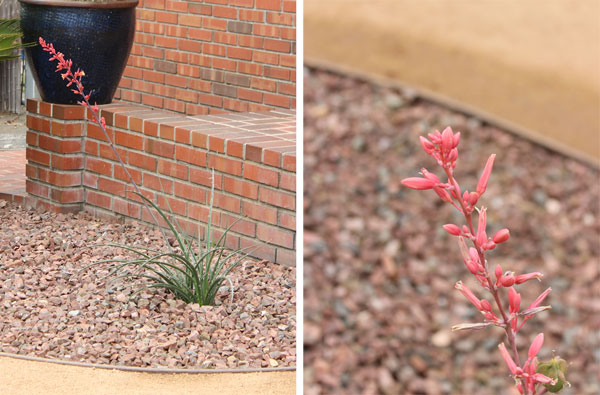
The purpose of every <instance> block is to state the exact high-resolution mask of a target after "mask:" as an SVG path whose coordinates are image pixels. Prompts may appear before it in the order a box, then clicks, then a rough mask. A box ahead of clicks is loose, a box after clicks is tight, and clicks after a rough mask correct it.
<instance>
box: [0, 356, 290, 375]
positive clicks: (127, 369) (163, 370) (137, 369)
mask: <svg viewBox="0 0 600 395" xmlns="http://www.w3.org/2000/svg"><path fill="white" fill-rule="evenodd" d="M0 357H8V358H15V359H21V360H25V361H31V362H45V363H54V364H58V365H68V366H76V367H81V368H96V369H107V370H120V371H125V372H140V373H160V374H165V373H166V374H174V373H185V374H202V373H208V374H215V373H260V372H293V371H296V367H284V368H248V369H169V368H141V367H136V366H118V365H103V364H94V363H85V362H78V361H66V360H63V359H49V358H42V357H33V356H30V355H19V354H12V353H6V352H0Z"/></svg>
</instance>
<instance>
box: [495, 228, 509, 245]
mask: <svg viewBox="0 0 600 395" xmlns="http://www.w3.org/2000/svg"><path fill="white" fill-rule="evenodd" d="M509 237H510V232H509V230H508V229H506V228H504V229H500V230H499V231H498V232H496V234H495V235H494V237H493V238H492V240H494V243H496V244H500V243H504V242H505V241H506V240H508V238H509Z"/></svg>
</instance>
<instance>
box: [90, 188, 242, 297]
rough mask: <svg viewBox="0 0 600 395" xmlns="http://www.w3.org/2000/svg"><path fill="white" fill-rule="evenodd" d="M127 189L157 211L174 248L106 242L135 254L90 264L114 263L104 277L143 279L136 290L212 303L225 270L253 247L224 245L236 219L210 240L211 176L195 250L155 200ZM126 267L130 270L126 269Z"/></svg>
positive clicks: (223, 279)
mask: <svg viewBox="0 0 600 395" xmlns="http://www.w3.org/2000/svg"><path fill="white" fill-rule="evenodd" d="M129 192H130V193H134V194H136V195H137V196H139V197H140V198H141V199H142V200H143V201H144V202H145V204H147V205H148V206H149V207H151V208H153V209H154V210H156V211H157V212H158V215H159V216H160V217H161V218H162V219H163V220H164V221H165V223H166V224H167V227H168V229H169V230H170V231H171V232H172V233H173V236H174V237H175V241H176V243H177V247H178V251H176V249H173V248H171V246H169V247H170V248H171V251H170V252H161V251H159V250H156V249H153V248H149V247H144V246H138V245H125V244H118V243H107V244H104V245H106V246H111V247H118V248H121V249H123V250H126V251H129V252H131V253H133V254H135V256H136V257H135V258H130V259H114V258H112V259H105V260H100V261H97V262H94V263H93V264H92V265H98V264H104V263H116V265H115V266H114V267H113V268H112V269H111V270H110V272H109V274H108V275H107V276H106V277H113V278H132V279H135V280H143V282H142V283H139V284H138V289H137V290H136V293H139V292H141V291H142V290H144V289H148V288H162V289H165V290H167V291H169V292H171V293H173V295H175V297H177V298H178V299H181V300H183V301H184V302H186V303H198V304H199V305H201V306H203V305H214V303H215V298H216V295H217V292H218V290H219V288H220V287H221V285H222V284H223V282H224V281H228V282H229V283H230V284H231V285H232V282H231V280H230V279H229V277H228V276H229V273H231V271H232V270H233V269H234V268H235V267H236V266H238V265H239V264H240V263H241V262H242V261H243V259H244V258H246V257H247V256H248V255H249V254H250V252H251V251H252V250H253V249H249V248H242V249H237V250H234V251H229V250H228V249H227V248H225V247H224V244H225V240H226V238H227V234H228V233H229V231H230V230H231V228H232V227H233V226H234V225H235V224H236V223H237V222H238V221H239V220H240V219H237V220H236V221H234V222H233V223H232V224H231V225H229V226H228V227H227V228H226V229H225V231H224V232H223V234H222V235H221V236H220V237H219V239H218V241H217V242H216V243H213V241H212V240H211V233H212V232H211V228H212V226H211V225H212V210H213V196H214V177H213V185H212V187H211V198H210V205H209V214H208V222H207V227H206V229H207V231H206V237H205V242H204V243H202V240H201V238H200V232H198V241H197V250H194V240H193V238H192V237H190V236H188V235H186V234H185V233H184V232H183V230H182V229H181V227H180V226H179V224H178V223H177V221H176V219H175V217H174V216H172V219H171V218H169V216H168V215H167V214H166V213H165V212H164V211H163V210H162V209H161V208H160V207H158V205H157V204H156V203H154V202H153V201H151V200H150V199H148V198H147V197H146V196H144V195H142V194H141V193H139V192H135V191H129ZM90 266H91V265H90ZM88 267H89V266H88ZM126 269H133V270H131V271H127V270H126ZM231 291H232V298H233V286H231Z"/></svg>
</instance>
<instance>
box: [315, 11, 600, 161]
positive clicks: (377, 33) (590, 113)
mask: <svg viewBox="0 0 600 395" xmlns="http://www.w3.org/2000/svg"><path fill="white" fill-rule="evenodd" d="M598 15H600V1H598V0H582V1H579V2H564V1H560V0H532V1H528V2H517V1H485V2H478V1H464V0H463V1H459V0H456V1H432V0H423V1H413V0H377V1H370V2H365V1H358V0H328V1H321V0H306V1H305V2H304V53H305V58H306V59H307V60H309V61H310V60H315V61H317V62H318V61H326V62H330V63H335V64H339V65H341V66H345V67H351V68H354V69H357V70H362V71H367V72H370V73H374V74H378V75H381V76H385V77H389V78H392V79H395V80H398V81H401V82H403V83H406V84H408V85H412V86H415V87H419V88H424V89H426V90H429V91H432V92H435V93H438V94H441V95H443V96H446V97H449V98H452V99H455V100H458V101H460V102H462V103H465V104H466V105H468V106H472V107H475V108H478V109H480V110H482V111H485V112H487V113H491V114H492V115H495V116H497V117H501V118H503V119H506V120H508V121H509V122H513V123H516V124H517V125H520V126H521V127H524V128H526V129H530V130H531V131H533V132H534V133H538V134H542V135H544V136H545V137H547V138H550V139H553V140H555V141H557V142H558V143H559V144H564V145H568V146H570V147H572V148H574V149H576V150H578V151H579V152H581V154H582V155H583V156H585V157H587V159H588V160H590V159H591V160H592V161H596V162H597V161H598V158H600V18H599V17H598Z"/></svg>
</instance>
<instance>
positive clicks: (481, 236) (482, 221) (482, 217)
mask: <svg viewBox="0 0 600 395" xmlns="http://www.w3.org/2000/svg"><path fill="white" fill-rule="evenodd" d="M485 212H486V208H485V207H482V208H481V210H480V211H479V224H478V225H477V236H476V239H475V241H476V243H477V245H478V246H479V247H481V248H483V247H484V246H485V243H487V234H486V233H485V225H486V214H485Z"/></svg>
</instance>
